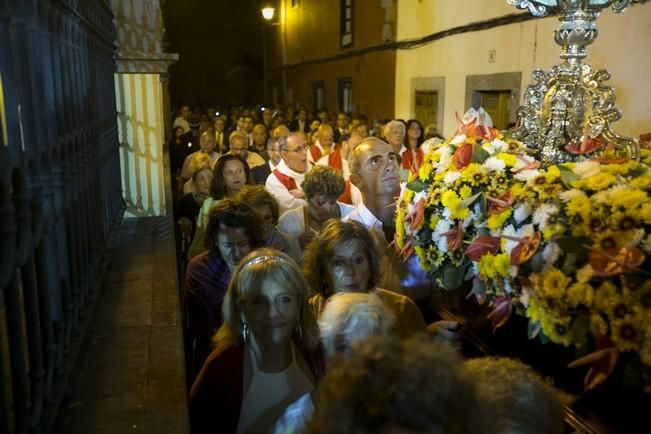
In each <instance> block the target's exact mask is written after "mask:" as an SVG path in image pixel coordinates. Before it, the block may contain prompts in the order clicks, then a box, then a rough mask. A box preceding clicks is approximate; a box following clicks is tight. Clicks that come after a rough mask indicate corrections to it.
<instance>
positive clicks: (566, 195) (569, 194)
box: [558, 188, 585, 202]
mask: <svg viewBox="0 0 651 434" xmlns="http://www.w3.org/2000/svg"><path fill="white" fill-rule="evenodd" d="M580 196H584V197H585V193H584V192H583V191H582V190H579V189H578V188H573V189H571V190H567V191H563V192H561V193H559V194H558V197H560V198H561V200H562V201H563V202H569V201H571V200H572V199H576V198H577V197H580Z"/></svg>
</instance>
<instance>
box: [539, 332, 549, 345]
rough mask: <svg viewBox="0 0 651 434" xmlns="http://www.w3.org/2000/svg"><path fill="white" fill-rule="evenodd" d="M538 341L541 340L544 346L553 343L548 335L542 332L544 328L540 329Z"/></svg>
mask: <svg viewBox="0 0 651 434" xmlns="http://www.w3.org/2000/svg"><path fill="white" fill-rule="evenodd" d="M538 339H540V343H542V344H543V345H547V344H548V343H549V342H551V341H550V340H549V338H548V337H547V335H546V334H545V332H543V331H542V328H541V329H540V332H539V333H538Z"/></svg>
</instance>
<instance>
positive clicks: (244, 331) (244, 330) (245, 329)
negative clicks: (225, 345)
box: [242, 321, 251, 344]
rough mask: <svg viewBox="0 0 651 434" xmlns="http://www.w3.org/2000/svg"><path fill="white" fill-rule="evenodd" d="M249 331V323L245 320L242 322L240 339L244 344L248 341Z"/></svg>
mask: <svg viewBox="0 0 651 434" xmlns="http://www.w3.org/2000/svg"><path fill="white" fill-rule="evenodd" d="M250 333H251V332H250V331H249V325H248V324H247V323H246V322H244V321H243V322H242V340H243V341H244V343H245V344H246V343H247V342H249V334H250Z"/></svg>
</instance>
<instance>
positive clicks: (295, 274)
mask: <svg viewBox="0 0 651 434" xmlns="http://www.w3.org/2000/svg"><path fill="white" fill-rule="evenodd" d="M269 281H272V282H275V283H277V284H279V285H282V287H283V288H286V289H289V290H290V291H292V292H293V293H294V294H295V295H296V296H297V297H298V306H299V314H298V321H299V325H300V330H301V332H300V333H296V332H295V333H294V339H295V340H296V341H298V342H302V343H303V344H304V345H305V346H306V347H308V348H310V349H312V348H315V347H316V346H317V345H318V344H319V331H318V327H317V325H316V320H315V319H314V313H313V312H312V308H311V307H310V303H309V297H310V294H309V290H308V286H307V282H306V281H305V278H304V277H303V274H302V273H301V269H300V268H299V266H298V265H297V264H296V262H294V260H293V259H291V258H290V257H289V256H287V255H286V254H284V253H282V252H280V251H278V250H274V249H270V248H268V247H263V248H260V249H257V250H254V251H253V252H251V253H249V254H248V255H246V256H245V257H244V258H242V260H241V261H240V263H239V265H238V266H237V268H236V269H235V271H234V272H233V275H232V277H231V281H230V283H229V285H228V289H227V291H226V296H225V297H224V302H223V304H222V315H223V318H224V322H223V323H222V326H221V327H220V328H219V330H218V331H217V334H216V335H215V338H214V341H215V343H216V344H217V345H222V344H233V345H237V344H239V343H240V342H241V341H242V314H243V309H242V303H243V302H244V301H245V300H246V298H247V297H249V296H250V295H251V294H252V293H254V291H259V290H260V288H261V287H262V285H263V284H264V282H269Z"/></svg>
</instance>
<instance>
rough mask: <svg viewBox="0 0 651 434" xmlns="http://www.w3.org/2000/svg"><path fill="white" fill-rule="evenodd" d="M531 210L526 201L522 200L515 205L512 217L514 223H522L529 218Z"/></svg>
mask: <svg viewBox="0 0 651 434" xmlns="http://www.w3.org/2000/svg"><path fill="white" fill-rule="evenodd" d="M532 212H533V210H532V209H531V206H530V205H529V204H528V203H527V202H524V203H522V204H520V205H518V206H516V207H515V209H514V210H513V218H514V219H515V221H516V223H522V222H523V221H525V220H526V219H528V218H529V216H530V215H531V213H532Z"/></svg>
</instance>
